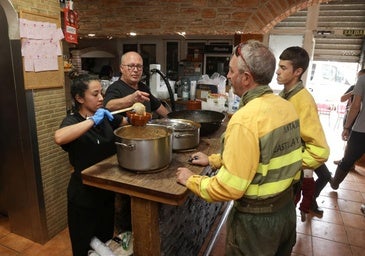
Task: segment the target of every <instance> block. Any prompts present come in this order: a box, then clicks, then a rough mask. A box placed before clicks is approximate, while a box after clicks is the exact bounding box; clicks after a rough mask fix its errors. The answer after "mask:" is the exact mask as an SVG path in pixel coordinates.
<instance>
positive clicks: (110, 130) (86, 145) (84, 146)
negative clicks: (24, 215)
mask: <svg viewBox="0 0 365 256" xmlns="http://www.w3.org/2000/svg"><path fill="white" fill-rule="evenodd" d="M121 118H122V117H120V116H118V115H115V116H114V120H113V121H111V122H109V120H108V119H107V118H104V120H103V122H102V123H101V124H99V125H97V126H96V127H92V128H91V129H90V130H88V131H87V132H86V133H85V134H83V135H81V136H80V137H79V138H77V139H76V140H74V141H72V142H70V143H68V144H65V145H62V146H61V147H62V149H63V150H65V151H66V152H68V157H69V161H70V163H71V165H72V166H73V168H74V172H73V173H72V176H71V179H70V182H69V186H68V190H67V191H68V200H69V201H71V202H72V203H74V204H77V205H80V206H83V207H88V208H94V207H100V206H102V205H105V203H106V202H110V203H112V202H113V200H114V193H113V192H110V191H107V190H103V189H98V188H95V187H91V186H87V185H84V184H82V180H81V171H82V170H84V169H86V168H88V167H90V166H92V165H94V164H96V163H98V162H100V161H102V160H104V159H105V158H107V157H110V156H112V155H114V154H115V153H116V145H115V135H114V129H116V128H117V127H119V125H120V123H121ZM84 120H85V118H84V117H82V116H81V115H80V114H79V113H75V114H71V115H68V116H66V117H65V119H64V120H63V121H62V123H61V126H60V127H65V126H69V125H73V124H77V123H79V122H82V121H84Z"/></svg>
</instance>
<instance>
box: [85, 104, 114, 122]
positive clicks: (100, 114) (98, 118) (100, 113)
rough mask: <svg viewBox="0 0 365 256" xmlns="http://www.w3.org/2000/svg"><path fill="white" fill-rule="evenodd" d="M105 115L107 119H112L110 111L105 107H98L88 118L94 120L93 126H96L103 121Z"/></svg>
mask: <svg viewBox="0 0 365 256" xmlns="http://www.w3.org/2000/svg"><path fill="white" fill-rule="evenodd" d="M105 116H106V117H107V118H108V119H109V121H112V120H113V119H114V116H113V115H112V113H110V111H109V110H106V109H105V108H99V109H98V110H96V112H95V114H94V115H93V116H91V117H90V118H91V119H92V120H93V121H94V126H97V125H99V124H100V123H101V122H102V121H103V119H104V117H105Z"/></svg>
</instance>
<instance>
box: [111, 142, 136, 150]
mask: <svg viewBox="0 0 365 256" xmlns="http://www.w3.org/2000/svg"><path fill="white" fill-rule="evenodd" d="M114 143H115V144H116V145H118V146H121V147H122V148H123V149H127V150H129V151H132V150H135V149H136V144H124V143H120V142H114Z"/></svg>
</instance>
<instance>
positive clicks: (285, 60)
mask: <svg viewBox="0 0 365 256" xmlns="http://www.w3.org/2000/svg"><path fill="white" fill-rule="evenodd" d="M279 59H280V60H279V65H278V69H277V71H276V74H277V82H278V84H283V85H284V89H283V90H282V91H281V92H280V94H279V95H280V96H281V97H283V98H284V99H286V100H288V101H290V102H291V103H293V105H294V107H295V109H296V111H297V113H298V115H299V120H300V136H301V138H302V143H303V167H302V168H303V178H302V181H301V182H302V186H301V188H302V195H303V197H302V201H301V203H300V206H299V209H300V211H301V217H302V218H301V220H302V221H305V220H306V214H307V213H309V211H310V210H312V211H313V213H314V214H317V215H319V217H321V216H322V214H323V211H322V210H321V209H319V208H318V204H317V201H316V198H317V197H318V196H319V194H320V192H321V191H322V189H323V188H324V187H325V186H326V184H327V182H328V181H329V179H330V177H331V174H330V172H329V171H328V168H327V166H326V165H325V164H324V163H325V162H326V161H327V159H328V157H329V153H330V149H329V147H328V144H327V141H326V136H325V134H324V131H323V128H322V125H321V121H320V119H319V116H318V111H317V105H316V103H315V101H314V99H313V97H312V95H311V94H310V93H309V92H308V90H307V89H305V88H304V84H303V81H302V80H301V78H302V75H303V73H304V72H305V71H306V70H307V68H308V65H309V56H308V53H307V52H306V50H304V49H303V48H301V47H298V46H294V47H289V48H287V49H285V50H284V51H283V52H282V53H281V55H280V56H279ZM313 171H314V172H315V173H316V175H317V177H318V178H317V180H316V181H314V178H313ZM299 200H300V192H299V193H298V195H297V198H296V203H297V202H299Z"/></svg>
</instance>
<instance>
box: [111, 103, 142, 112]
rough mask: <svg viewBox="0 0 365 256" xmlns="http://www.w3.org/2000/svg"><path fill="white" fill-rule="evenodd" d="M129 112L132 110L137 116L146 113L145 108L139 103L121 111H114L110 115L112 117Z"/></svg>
mask: <svg viewBox="0 0 365 256" xmlns="http://www.w3.org/2000/svg"><path fill="white" fill-rule="evenodd" d="M130 110H134V111H135V112H136V114H137V115H144V114H145V113H146V107H145V106H144V105H143V104H142V103H140V102H136V103H134V104H133V105H132V106H131V107H129V108H123V109H119V110H115V111H113V112H111V113H112V115H115V114H119V113H122V112H127V111H130Z"/></svg>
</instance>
